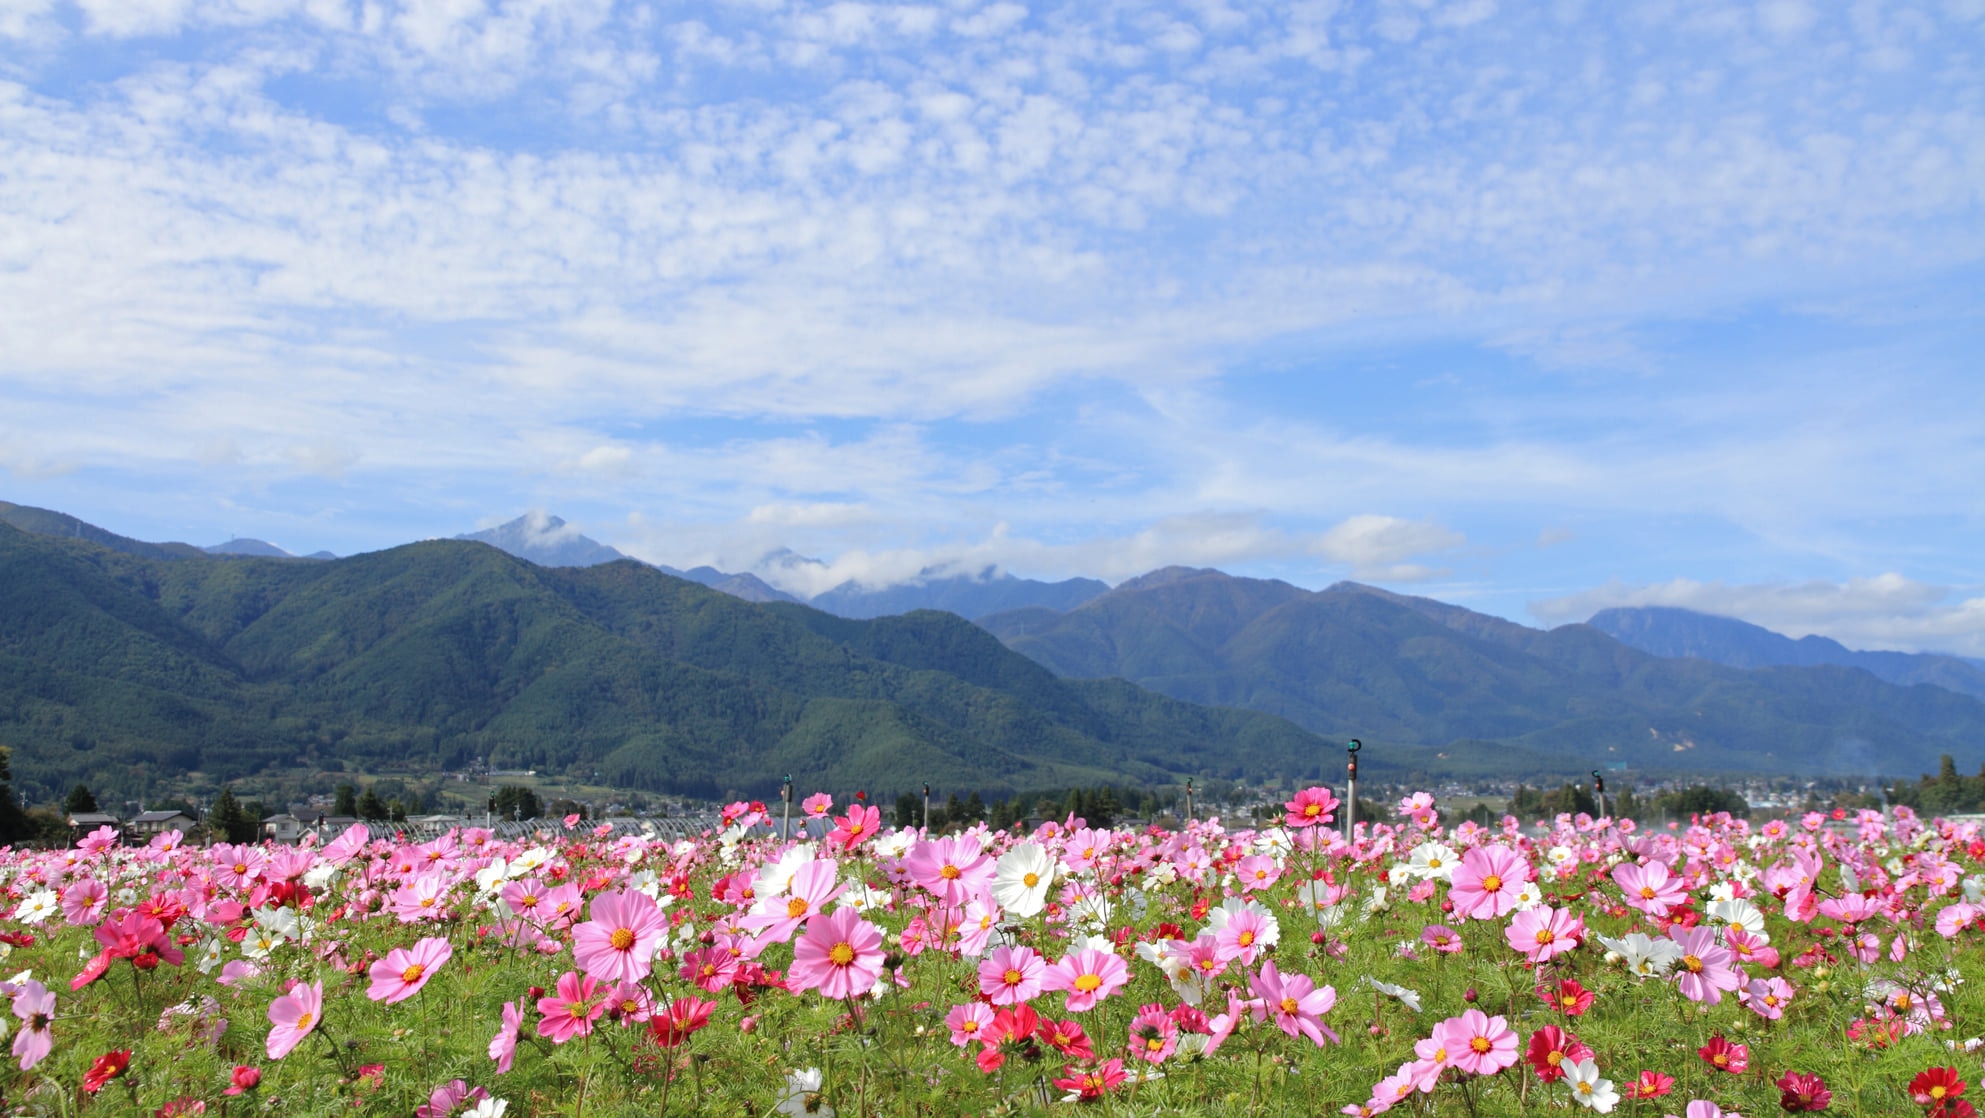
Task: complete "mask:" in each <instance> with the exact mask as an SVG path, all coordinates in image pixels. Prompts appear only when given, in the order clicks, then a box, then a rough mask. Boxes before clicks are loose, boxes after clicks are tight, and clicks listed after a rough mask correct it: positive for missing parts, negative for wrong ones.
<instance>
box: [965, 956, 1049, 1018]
mask: <svg viewBox="0 0 1985 1118" xmlns="http://www.w3.org/2000/svg"><path fill="white" fill-rule="evenodd" d="M1047 966H1048V964H1047V960H1045V959H1043V958H1041V954H1040V952H1038V951H1035V950H1034V949H1033V948H1031V947H995V948H993V950H992V954H990V955H987V956H986V957H985V958H984V959H983V960H981V961H980V963H979V993H981V994H984V995H985V998H986V1001H988V1002H991V1003H992V1004H993V1005H1019V1004H1021V1003H1022V1002H1027V1001H1032V1000H1033V998H1034V996H1035V995H1036V994H1039V993H1040V992H1041V979H1042V976H1043V975H1044V974H1045V973H1046V971H1047Z"/></svg>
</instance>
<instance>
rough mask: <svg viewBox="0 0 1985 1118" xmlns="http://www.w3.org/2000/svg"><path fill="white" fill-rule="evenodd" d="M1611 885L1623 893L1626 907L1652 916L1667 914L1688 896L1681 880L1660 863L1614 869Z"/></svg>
mask: <svg viewBox="0 0 1985 1118" xmlns="http://www.w3.org/2000/svg"><path fill="white" fill-rule="evenodd" d="M1613 883H1614V884H1616V885H1618V886H1619V887H1620V892H1622V893H1625V894H1626V897H1627V903H1628V904H1630V905H1632V906H1634V907H1635V908H1637V909H1639V910H1641V911H1642V912H1645V913H1648V914H1650V915H1653V916H1665V915H1667V914H1668V909H1669V908H1670V907H1672V906H1674V905H1678V904H1681V903H1682V902H1683V901H1685V900H1687V899H1688V896H1689V894H1688V891H1687V890H1686V889H1684V888H1682V883H1681V881H1679V880H1678V879H1677V878H1676V877H1675V875H1674V874H1672V873H1670V872H1668V867H1667V866H1664V865H1662V864H1661V863H1659V862H1649V863H1648V864H1647V865H1644V866H1640V865H1635V864H1634V863H1632V862H1627V863H1624V864H1622V865H1618V866H1614V867H1613Z"/></svg>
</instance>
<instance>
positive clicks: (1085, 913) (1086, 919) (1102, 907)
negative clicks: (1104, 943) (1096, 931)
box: [1068, 893, 1116, 950]
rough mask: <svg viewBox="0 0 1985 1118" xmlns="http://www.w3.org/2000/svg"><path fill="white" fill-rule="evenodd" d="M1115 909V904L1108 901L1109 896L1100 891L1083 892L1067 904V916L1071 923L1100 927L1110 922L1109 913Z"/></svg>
mask: <svg viewBox="0 0 1985 1118" xmlns="http://www.w3.org/2000/svg"><path fill="white" fill-rule="evenodd" d="M1115 911H1116V906H1115V905H1112V904H1111V903H1110V898H1108V897H1105V896H1104V895H1102V894H1101V893H1085V894H1083V895H1082V896H1080V897H1077V898H1076V899H1075V903H1074V904H1072V905H1069V906H1068V918H1069V920H1070V921H1072V922H1073V923H1077V924H1092V925H1095V926H1097V927H1101V926H1102V925H1104V924H1107V923H1109V922H1110V914H1111V913H1113V912H1115ZM1104 950H1109V949H1108V948H1105V949H1104Z"/></svg>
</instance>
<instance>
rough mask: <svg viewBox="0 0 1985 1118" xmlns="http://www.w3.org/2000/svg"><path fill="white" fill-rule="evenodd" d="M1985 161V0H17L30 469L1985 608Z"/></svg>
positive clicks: (10, 417) (1508, 582)
mask: <svg viewBox="0 0 1985 1118" xmlns="http://www.w3.org/2000/svg"><path fill="white" fill-rule="evenodd" d="M1981 203H1985V0H1917V2H1904V0H1853V2H1846V0H1842V2H1837V3H1819V2H1801V0H1761V2H1743V3H1735V2H1718V0H1611V2H1606V3H1600V2H1578V0H1529V2H1524V3H1514V2H1510V0H1501V2H1498V0H1369V2H1364V3H1354V2H1348V0H1347V2H1342V3H1338V2H1330V0H1321V2H1318V0H1294V2H1292V0H1284V2H1279V3H1243V2H1238V0H1182V2H1178V3H1156V2H1153V3H1142V2H1136V0H1081V2H1076V3H1068V4H1050V3H1040V2H1037V3H1027V4H1022V3H1014V2H1011V0H1001V2H996V3H982V2H980V0H932V2H925V3H909V4H888V3H874V4H862V3H846V2H836V3H819V2H811V0H703V2H701V3H673V2H667V0H569V2H561V0H0V499H5V500H10V501H14V502H17V503H21V504H28V505H37V506H41V507H47V508H55V509H59V510H61V511H64V512H68V513H71V514H73V515H76V516H80V517H82V518H83V519H85V520H88V521H91V522H92V523H96V524H99V525H101V526H103V527H106V528H109V529H111V530H113V531H117V532H120V533H123V534H125V535H129V536H136V537H139V538H144V539H161V540H162V539H178V540H186V541H189V542H194V543H200V544H210V543H217V542H220V541H222V540H225V539H228V538H230V537H234V536H248V537H255V538H260V539H265V540H269V541H272V542H274V543H277V544H279V545H281V546H283V547H285V548H288V549H289V550H291V551H293V552H298V553H305V552H311V551H316V550H320V549H323V550H329V551H332V552H335V553H338V554H341V555H342V554H350V553H353V552H358V551H365V550H372V549H376V548H382V547H388V546H393V545H396V544H399V543H402V542H406V541H409V540H413V539H419V538H428V537H434V536H449V535H454V534H456V533H458V532H466V531H471V530H474V529H477V528H480V527H487V526H490V525H493V524H495V523H498V522H501V521H505V520H508V519H510V518H512V517H515V516H517V515H519V514H521V513H524V512H526V511H527V510H538V511H541V512H548V513H553V514H556V515H559V516H562V517H564V518H565V519H566V520H568V521H570V522H571V523H572V524H573V525H575V526H576V527H578V528H580V529H583V530H584V531H585V532H586V533H587V534H588V535H591V536H593V537H594V538H597V539H600V540H602V541H604V542H607V543H610V544H612V545H614V546H616V547H619V548H621V549H622V550H623V551H626V552H628V553H630V554H634V555H637V556H639V557H641V558H644V559H648V560H650V561H654V562H660V563H668V564H671V565H674V566H678V567H688V566H693V565H697V564H701V563H709V564H713V565H716V566H718V567H721V568H723V569H727V570H740V569H757V570H760V571H762V572H764V573H766V574H767V576H768V577H770V578H771V579H772V580H773V581H775V582H779V583H781V584H782V585H784V586H785V587H786V588H787V589H789V590H793V591H795V592H798V593H802V594H807V593H815V592H818V591H821V590H824V589H827V588H828V587H829V586H831V585H833V584H835V583H838V582H840V581H842V580H845V579H850V578H853V579H857V580H860V581H864V582H867V583H870V584H885V583H889V582H893V581H899V580H902V579H905V578H910V577H914V576H916V575H917V574H918V572H920V571H925V570H936V571H979V570H983V569H986V568H988V567H992V568H997V569H1001V570H1005V571H1009V572H1011V573H1014V574H1017V575H1022V576H1029V577H1038V578H1063V577H1069V576H1074V575H1088V576H1095V577H1101V578H1105V579H1109V580H1113V581H1114V580H1120V579H1123V578H1127V577H1130V576H1132V575H1135V574H1138V573H1141V572H1143V571H1146V570H1150V569H1152V568H1155V567H1159V566H1164V565H1168V564H1189V565H1194V566H1216V567H1219V568H1221V569H1223V570H1226V571H1229V572H1231V573H1234V574H1244V575H1256V576H1262V577H1275V578H1283V579H1286V580H1288V581H1290V582H1293V583H1296V584H1297V585H1301V586H1307V587H1321V586H1324V585H1327V584H1329V583H1331V582H1334V581H1337V580H1339V579H1346V578H1349V579H1357V580H1360V581H1365V582H1371V583H1376V584H1380V585H1384V586H1388V587H1391V588H1394V589H1398V590H1402V591H1406V592H1409V593H1416V594H1425V595H1428V596H1431V597H1436V598H1441V599H1443V600H1446V601H1451V602H1456V603H1459V604H1462V605H1467V606H1469V607H1471V608H1475V609H1480V610H1484V611H1486V612H1491V613H1496V614H1499V615H1502V616H1505V617H1510V618H1512V619H1515V620H1519V621H1523V622H1525V623H1528V624H1542V625H1550V624H1561V623H1564V622H1568V621H1577V620H1582V619H1583V618H1584V617H1586V616H1588V615H1589V614H1590V613H1591V612H1592V611H1594V610H1596V609H1599V608H1603V607H1605V606H1610V605H1634V604H1668V605H1681V606H1687V607H1691V608H1697V609H1703V610H1707V611H1710V612H1717V613H1726V614H1730V615H1734V616H1740V617H1744V618H1746V619H1748V620H1752V621H1756V622H1758V623H1760V624H1765V625H1768V626H1770V627H1772V628H1775V629H1778V630H1780V631H1782V632H1787V633H1791V634H1793V635H1802V634H1804V633H1808V632H1819V633H1824V634H1827V635H1830V636H1834V637H1836V638H1838V639H1840V640H1842V641H1844V642H1846V643H1848V644H1850V645H1851V646H1855V647H1866V648H1900V649H1910V650H1918V649H1940V650H1949V651H1956V652H1961V653H1965V654H1969V655H1975V656H1985V485H1981V484H1980V479H1981V478H1985V402H1981V401H1985V322H1981V308H1985V204H1981ZM782 548H785V549H791V551H792V552H795V553H798V554H800V555H804V556H809V557H813V558H816V559H818V560H820V562H818V563H814V564H784V565H781V564H779V563H778V562H777V561H776V559H775V560H772V561H770V562H768V561H767V560H766V556H768V555H776V553H777V552H778V549H782Z"/></svg>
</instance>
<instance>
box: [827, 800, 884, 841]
mask: <svg viewBox="0 0 1985 1118" xmlns="http://www.w3.org/2000/svg"><path fill="white" fill-rule="evenodd" d="M834 823H835V826H834V833H833V834H831V835H828V836H827V841H828V843H829V844H831V845H834V846H838V847H841V848H842V849H844V850H853V849H854V848H855V847H857V846H860V845H861V844H863V843H865V842H867V841H869V840H870V839H873V838H874V837H875V836H876V835H879V834H881V833H882V809H881V808H879V807H864V806H863V805H861V804H855V805H854V806H852V807H850V808H849V809H848V814H846V815H844V816H842V817H841V818H839V819H837V820H835V821H834Z"/></svg>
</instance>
